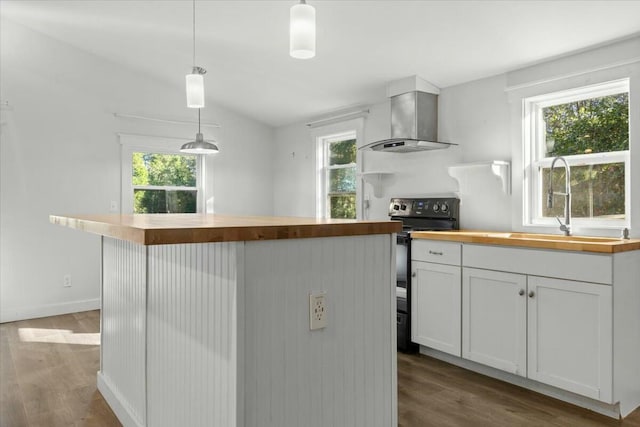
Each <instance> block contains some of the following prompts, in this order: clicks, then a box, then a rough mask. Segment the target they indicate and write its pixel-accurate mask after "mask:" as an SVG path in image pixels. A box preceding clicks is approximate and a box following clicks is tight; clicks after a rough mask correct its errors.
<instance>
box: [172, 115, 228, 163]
mask: <svg viewBox="0 0 640 427" xmlns="http://www.w3.org/2000/svg"><path fill="white" fill-rule="evenodd" d="M180 151H181V152H183V153H189V154H216V153H217V152H219V151H220V150H218V146H217V145H216V144H214V143H211V142H208V141H205V140H204V137H203V136H202V133H201V132H200V109H199V108H198V133H197V134H196V140H195V141H190V142H187V143H186V144H184V145H183V146H182V147H180Z"/></svg>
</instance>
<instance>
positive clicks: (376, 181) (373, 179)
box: [359, 171, 393, 198]
mask: <svg viewBox="0 0 640 427" xmlns="http://www.w3.org/2000/svg"><path fill="white" fill-rule="evenodd" d="M359 175H360V177H361V178H362V179H363V180H364V182H367V183H369V184H371V187H373V195H374V197H376V198H380V197H382V187H383V182H384V181H385V179H386V178H389V177H391V176H392V175H393V172H388V171H371V172H362V173H360V174H359Z"/></svg>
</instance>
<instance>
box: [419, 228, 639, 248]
mask: <svg viewBox="0 0 640 427" xmlns="http://www.w3.org/2000/svg"><path fill="white" fill-rule="evenodd" d="M411 237H412V238H414V239H429V240H448V241H454V242H462V243H481V244H488V245H502V246H522V247H527V248H540V249H559V250H565V251H578V252H599V253H609V254H610V253H615V252H625V251H633V250H639V249H640V239H626V240H625V239H616V238H608V237H588V236H564V235H559V234H558V235H556V234H536V233H517V232H513V233H512V232H504V233H502V232H496V231H470V230H459V231H415V232H412V233H411Z"/></svg>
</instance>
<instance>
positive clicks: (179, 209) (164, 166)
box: [132, 153, 197, 213]
mask: <svg viewBox="0 0 640 427" xmlns="http://www.w3.org/2000/svg"><path fill="white" fill-rule="evenodd" d="M132 165H133V176H132V183H133V185H134V186H168V187H195V186H196V156H193V155H180V154H157V153H133V158H132ZM196 206H197V191H196V190H191V189H189V190H186V189H153V188H152V189H140V188H138V189H135V190H134V212H135V213H195V212H196Z"/></svg>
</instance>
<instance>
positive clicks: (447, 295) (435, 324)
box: [411, 261, 461, 356]
mask: <svg viewBox="0 0 640 427" xmlns="http://www.w3.org/2000/svg"><path fill="white" fill-rule="evenodd" d="M411 272H412V279H411V340H412V341H413V342H416V343H418V344H422V345H424V346H427V347H431V348H434V349H436V350H440V351H443V352H445V353H449V354H453V355H456V356H460V355H461V353H460V337H461V330H460V321H461V320H460V318H461V312H460V311H461V301H460V287H461V283H460V276H461V273H460V267H459V266H454V265H443V264H434V263H430V262H422V261H412V262H411Z"/></svg>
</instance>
